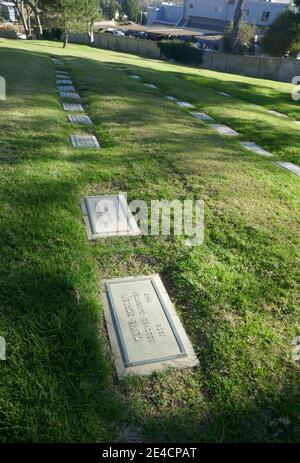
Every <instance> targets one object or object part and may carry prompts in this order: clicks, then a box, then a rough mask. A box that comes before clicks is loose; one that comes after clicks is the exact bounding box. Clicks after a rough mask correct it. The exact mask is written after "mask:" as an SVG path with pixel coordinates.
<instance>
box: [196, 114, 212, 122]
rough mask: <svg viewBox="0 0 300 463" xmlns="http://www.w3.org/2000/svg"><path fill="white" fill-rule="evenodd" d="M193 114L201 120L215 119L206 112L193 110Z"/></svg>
mask: <svg viewBox="0 0 300 463" xmlns="http://www.w3.org/2000/svg"><path fill="white" fill-rule="evenodd" d="M191 115H192V116H194V117H196V118H197V119H200V120H201V121H213V118H212V117H210V116H208V115H207V114H205V113H199V112H192V113H191Z"/></svg>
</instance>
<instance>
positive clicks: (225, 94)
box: [218, 92, 231, 98]
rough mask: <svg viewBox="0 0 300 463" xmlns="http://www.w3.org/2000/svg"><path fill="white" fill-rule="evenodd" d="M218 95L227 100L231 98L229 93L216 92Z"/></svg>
mask: <svg viewBox="0 0 300 463" xmlns="http://www.w3.org/2000/svg"><path fill="white" fill-rule="evenodd" d="M218 93H219V95H222V96H226V97H227V98H231V95H229V93H226V92H218Z"/></svg>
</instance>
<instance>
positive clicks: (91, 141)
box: [71, 135, 100, 149]
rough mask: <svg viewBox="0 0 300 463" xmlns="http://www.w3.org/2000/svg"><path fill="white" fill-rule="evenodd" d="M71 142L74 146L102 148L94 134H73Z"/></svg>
mask: <svg viewBox="0 0 300 463" xmlns="http://www.w3.org/2000/svg"><path fill="white" fill-rule="evenodd" d="M71 142H72V145H73V146H74V148H96V149H100V145H99V142H98V140H97V138H96V137H95V136H94V135H71Z"/></svg>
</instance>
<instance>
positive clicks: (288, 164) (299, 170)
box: [275, 161, 300, 177]
mask: <svg viewBox="0 0 300 463" xmlns="http://www.w3.org/2000/svg"><path fill="white" fill-rule="evenodd" d="M275 162H276V164H278V165H279V166H280V167H283V169H287V170H289V171H290V172H293V174H296V175H298V177H300V167H299V166H297V165H296V164H293V163H292V162H283V161H275Z"/></svg>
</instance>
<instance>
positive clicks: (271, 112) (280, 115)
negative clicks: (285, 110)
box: [267, 109, 289, 119]
mask: <svg viewBox="0 0 300 463" xmlns="http://www.w3.org/2000/svg"><path fill="white" fill-rule="evenodd" d="M267 112H268V113H269V114H272V116H277V117H282V118H283V119H289V116H287V115H286V114H282V113H279V112H278V111H273V110H272V109H269V110H268V111H267Z"/></svg>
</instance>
